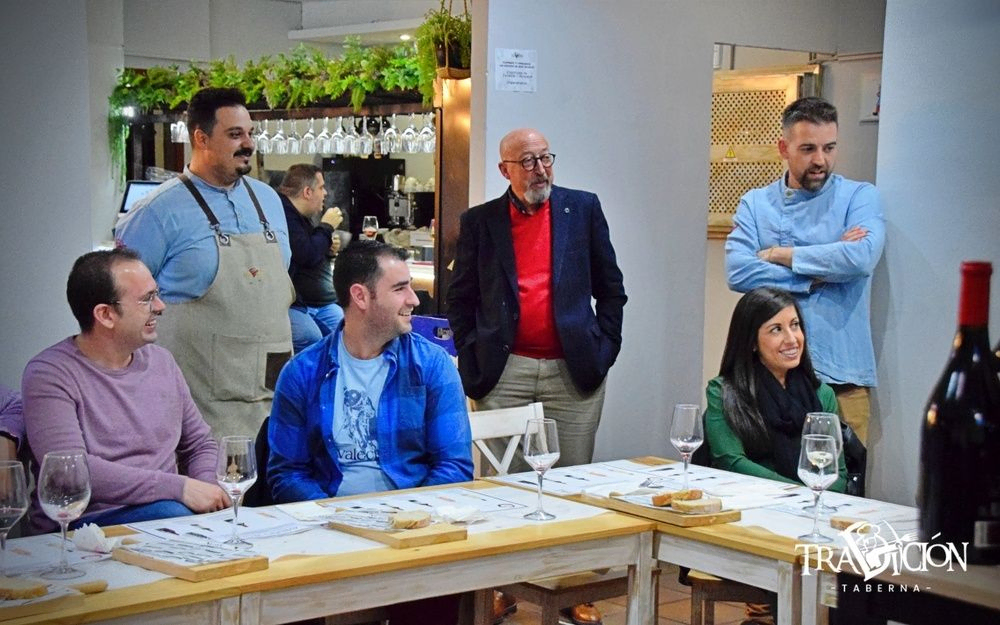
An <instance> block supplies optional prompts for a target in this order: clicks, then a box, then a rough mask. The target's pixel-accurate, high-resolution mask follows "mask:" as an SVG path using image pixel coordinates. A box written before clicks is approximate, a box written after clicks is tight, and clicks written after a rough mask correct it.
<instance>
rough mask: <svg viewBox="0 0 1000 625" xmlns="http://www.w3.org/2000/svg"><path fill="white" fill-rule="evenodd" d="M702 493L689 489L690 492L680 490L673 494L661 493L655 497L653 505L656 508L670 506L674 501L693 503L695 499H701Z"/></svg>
mask: <svg viewBox="0 0 1000 625" xmlns="http://www.w3.org/2000/svg"><path fill="white" fill-rule="evenodd" d="M702 494H703V493H702V492H701V491H700V490H698V489H697V488H689V489H688V490H678V491H674V492H672V493H659V494H657V495H653V498H652V499H653V505H654V506H669V505H670V504H671V502H674V501H692V500H695V499H701V497H702Z"/></svg>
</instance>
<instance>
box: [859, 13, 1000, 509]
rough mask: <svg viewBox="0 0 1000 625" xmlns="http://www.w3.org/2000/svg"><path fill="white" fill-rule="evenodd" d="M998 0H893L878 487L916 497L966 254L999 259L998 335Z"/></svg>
mask: <svg viewBox="0 0 1000 625" xmlns="http://www.w3.org/2000/svg"><path fill="white" fill-rule="evenodd" d="M998 33H1000V3H997V2H996V1H995V0H954V1H953V2H948V3H940V2H936V1H934V0H919V1H918V0H889V2H888V6H887V9H886V24H885V47H884V57H883V80H882V114H881V121H880V122H879V125H880V128H879V145H878V187H879V190H880V192H881V194H882V200H883V203H884V210H885V215H886V220H887V222H888V239H887V242H886V251H885V259H884V260H883V263H882V265H881V266H880V268H879V269H880V270H879V271H878V272H877V273H876V279H875V283H874V285H873V289H872V316H873V330H874V332H875V336H876V341H877V345H876V353H877V356H878V371H879V382H880V384H879V388H878V391H877V394H876V398H877V404H878V413H879V420H878V421H877V422H875V423H874V424H873V425H874V427H873V429H872V431H871V434H870V436H871V437H872V439H873V440H874V446H875V448H874V461H875V464H874V470H873V473H872V476H871V487H872V491H873V492H875V493H876V494H878V495H880V496H883V497H885V498H888V499H890V500H892V501H896V502H900V503H906V504H912V503H913V501H914V499H913V497H914V494H915V492H916V480H917V474H918V470H917V467H918V461H919V453H920V419H921V414H922V413H923V409H924V404H925V402H926V401H927V397H928V395H929V394H930V391H931V388H932V386H933V385H934V383H935V382H936V380H937V378H938V376H939V375H940V374H941V371H942V369H943V367H944V364H945V362H946V360H947V358H948V353H949V350H950V344H951V339H952V336H953V333H954V328H955V320H956V315H957V310H958V281H959V263H960V262H961V261H962V260H963V259H984V260H989V261H992V262H993V265H994V277H993V292H992V301H991V303H992V313H993V315H992V323H991V324H990V328H991V330H992V333H991V336H992V338H993V340H994V341H996V339H997V337H998V336H1000V334H998V332H1000V277H998V276H997V274H998V273H1000V203H998V200H997V190H996V185H995V184H994V180H995V178H996V176H995V175H994V173H993V171H992V170H993V169H994V164H995V163H996V161H997V158H996V156H997V142H996V137H997V128H998V127H1000V108H998V106H997V102H998V101H1000V83H998V82H997V80H996V76H997V67H998V66H1000V37H998Z"/></svg>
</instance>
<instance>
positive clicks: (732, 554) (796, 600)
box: [567, 457, 825, 625]
mask: <svg viewBox="0 0 1000 625" xmlns="http://www.w3.org/2000/svg"><path fill="white" fill-rule="evenodd" d="M632 462H636V463H639V464H646V465H650V466H656V465H662V464H666V463H671V462H673V461H672V460H667V459H664V458H656V457H641V458H633V459H632ZM567 498H569V499H573V500H575V501H581V502H584V503H588V504H591V505H598V506H599V505H601V499H602V498H599V497H587V496H576V495H570V496H568V497H567ZM636 508H637V509H636V511H635V512H630V514H635V515H639V516H641V515H642V510H641V509H638V507H636ZM796 542H797V541H796V540H795V539H794V538H792V537H788V536H781V535H779V534H775V533H772V532H770V531H767V530H766V529H763V528H761V527H745V526H740V525H733V524H731V523H728V524H719V525H707V526H702V527H690V528H686V527H678V526H675V525H670V524H666V523H657V525H656V534H655V537H654V543H653V552H652V553H653V557H654V559H656V560H657V561H660V562H669V563H672V564H676V565H678V566H686V567H689V568H692V569H696V570H699V571H703V572H705V573H709V574H711V575H715V576H717V577H721V578H724V579H731V580H735V581H738V582H743V583H745V584H750V585H752V586H756V587H758V588H763V589H765V590H770V591H772V592H775V593H776V594H777V595H778V623H779V625H799V624H800V623H801V624H803V625H815V624H816V623H821V622H823V620H824V617H825V614H823V613H822V612H823V611H821V610H820V609H819V607H818V602H819V576H817V575H813V576H812V577H807V578H805V581H806V583H805V584H803V578H802V555H801V554H800V553H797V552H796V549H795V544H796Z"/></svg>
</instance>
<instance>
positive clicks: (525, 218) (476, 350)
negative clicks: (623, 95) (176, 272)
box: [446, 128, 627, 625]
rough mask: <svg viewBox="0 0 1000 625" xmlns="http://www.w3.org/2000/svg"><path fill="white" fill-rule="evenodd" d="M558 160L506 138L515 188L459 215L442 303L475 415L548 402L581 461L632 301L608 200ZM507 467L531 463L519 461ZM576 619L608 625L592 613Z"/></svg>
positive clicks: (514, 134)
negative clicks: (572, 180) (559, 168)
mask: <svg viewBox="0 0 1000 625" xmlns="http://www.w3.org/2000/svg"><path fill="white" fill-rule="evenodd" d="M554 162H555V154H553V153H551V152H550V151H549V142H548V141H547V140H546V139H545V137H544V136H543V135H542V134H541V133H540V132H538V131H537V130H533V129H530V128H521V129H518V130H514V131H511V132H510V133H508V134H507V135H506V136H505V137H504V138H503V140H501V142H500V163H499V168H500V173H501V174H502V175H503V177H504V178H506V179H507V180H509V181H510V187H509V188H508V189H507V192H506V193H504V195H502V196H501V197H499V198H497V199H495V200H492V201H490V202H487V203H485V204H481V205H479V206H474V207H472V208H470V209H469V210H468V211H466V212H465V213H464V214H463V215H462V220H461V231H460V233H459V237H458V248H457V253H456V259H455V274H454V277H453V278H452V282H451V285H450V287H449V288H448V293H447V295H446V300H447V303H448V319H449V321H450V322H451V327H452V330H453V331H454V333H455V347H456V349H457V350H458V367H459V373H460V374H461V376H462V384H463V386H464V387H465V393H466V394H467V395H468V396H469V397H471V398H472V399H473V400H475V407H476V409H477V410H491V409H494V408H506V407H511V406H523V405H525V404H529V403H531V402H535V401H540V402H542V403H543V405H544V410H545V416H546V417H548V418H552V419H555V420H556V421H557V423H558V431H559V449H560V458H559V462H558V464H559V465H574V464H585V463H589V462H591V460H592V458H593V454H594V439H595V437H596V435H597V426H598V424H599V422H600V419H601V408H602V406H603V405H604V380H605V376H606V375H607V373H608V370H609V369H610V368H611V365H612V364H614V362H615V359H616V358H617V357H618V351H619V349H620V348H621V342H622V335H621V331H622V317H623V308H624V306H625V301H626V299H627V297H626V296H625V287H624V285H623V283H622V273H621V271H620V270H619V269H618V263H617V261H616V259H615V251H614V248H613V247H612V245H611V240H610V235H609V232H608V222H607V220H606V219H605V218H604V213H603V211H602V210H601V203H600V201H599V200H598V199H597V196H596V195H594V194H593V193H588V192H586V191H576V190H573V189H566V188H563V187H557V186H554V185H553V184H552V181H553V164H554ZM592 301H593V302H594V304H593V305H592V304H591V302H592ZM500 451H501V453H502V450H500ZM517 463H520V464H517ZM511 470H512V471H527V470H529V467H528V466H527V464H525V463H524V462H523V461H521V459H520V458H517V459H515V465H513V466H512V468H511ZM569 616H570V618H572V620H573V621H574V622H577V623H581V624H588V625H589V624H592V623H598V622H600V614H599V613H597V611H596V609H593V607H592V606H590V607H585V606H577V607H576V608H574V610H573V612H572V614H570V615H569Z"/></svg>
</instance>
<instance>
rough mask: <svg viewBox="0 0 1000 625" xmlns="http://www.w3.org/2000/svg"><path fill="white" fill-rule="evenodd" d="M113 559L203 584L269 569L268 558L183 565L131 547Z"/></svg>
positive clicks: (121, 551) (124, 549) (116, 554)
mask: <svg viewBox="0 0 1000 625" xmlns="http://www.w3.org/2000/svg"><path fill="white" fill-rule="evenodd" d="M111 557H112V558H114V559H115V560H118V561H120V562H125V563H126V564H134V565H135V566H141V567H142V568H144V569H149V570H151V571H159V572H160V573H166V574H167V575H172V576H173V577H179V578H181V579H186V580H188V581H189V582H201V581H205V580H206V579H216V578H219V577H229V576H230V575H239V574H241V573H249V572H251V571H262V570H264V569H266V568H267V567H268V560H267V556H258V555H254V556H249V557H246V558H239V559H235V560H223V561H221V562H203V563H201V564H181V563H179V562H176V561H173V560H167V559H161V558H157V557H155V556H152V555H148V554H146V553H139V552H138V551H134V550H133V549H132V548H131V547H119V548H117V549H115V550H113V551H112V552H111Z"/></svg>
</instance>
